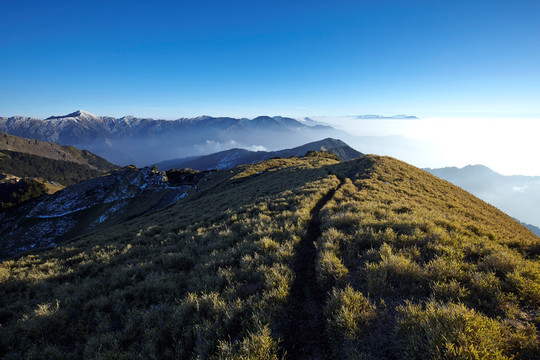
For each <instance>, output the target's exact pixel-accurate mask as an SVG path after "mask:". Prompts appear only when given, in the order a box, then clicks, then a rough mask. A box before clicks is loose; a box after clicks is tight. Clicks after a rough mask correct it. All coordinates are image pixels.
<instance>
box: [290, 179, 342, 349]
mask: <svg viewBox="0 0 540 360" xmlns="http://www.w3.org/2000/svg"><path fill="white" fill-rule="evenodd" d="M343 183H344V180H341V183H340V184H339V186H338V187H337V188H336V189H332V190H330V191H329V192H328V193H327V194H326V195H325V196H323V197H322V198H321V199H320V200H319V202H317V204H316V205H315V207H314V208H313V209H312V210H311V213H310V215H311V219H310V221H309V224H308V228H307V232H306V235H305V236H304V238H303V239H302V240H301V241H300V243H299V244H298V246H297V249H296V259H295V262H294V265H293V271H294V274H295V280H294V282H293V284H292V287H291V292H290V297H289V303H288V304H287V307H286V310H287V313H286V314H285V319H286V321H285V324H286V328H285V330H284V335H285V338H284V339H283V347H284V350H285V352H286V358H287V359H315V360H316V359H326V358H328V353H327V351H328V346H327V340H326V339H327V336H326V334H325V329H326V326H325V319H324V314H323V306H324V295H325V294H324V293H323V292H322V290H321V289H320V288H319V285H318V283H317V277H316V269H315V266H316V261H317V251H316V249H315V244H314V242H315V241H317V238H319V236H321V219H320V216H319V212H320V210H321V209H322V207H323V206H324V205H326V203H327V202H328V201H329V200H330V199H331V198H332V197H333V196H334V194H335V192H336V191H337V189H339V187H341V185H342V184H343Z"/></svg>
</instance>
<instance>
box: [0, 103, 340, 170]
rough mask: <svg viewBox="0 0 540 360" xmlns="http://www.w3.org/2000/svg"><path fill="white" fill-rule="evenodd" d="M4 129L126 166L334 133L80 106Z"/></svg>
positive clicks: (258, 121) (274, 122)
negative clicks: (102, 112) (115, 113)
mask: <svg viewBox="0 0 540 360" xmlns="http://www.w3.org/2000/svg"><path fill="white" fill-rule="evenodd" d="M0 131H3V132H6V133H9V134H12V135H16V136H21V137H26V138H31V139H37V140H42V141H47V142H56V143H60V144H63V145H72V146H76V147H78V148H86V149H88V150H90V151H92V152H94V153H96V154H98V155H100V156H102V157H105V158H106V159H108V160H109V161H112V162H114V163H118V164H121V165H126V164H130V163H134V164H136V165H139V166H142V165H149V164H152V163H156V162H158V161H161V160H163V159H164V158H165V159H166V158H171V157H174V156H175V155H179V154H182V155H185V156H191V155H195V154H193V151H194V150H193V149H198V151H200V155H202V154H205V153H211V152H212V151H209V149H211V148H212V146H218V147H221V148H223V147H228V148H232V147H235V146H234V145H236V146H238V145H241V144H245V145H246V146H261V145H262V146H265V147H271V148H272V147H273V148H284V147H287V145H290V144H291V143H292V144H295V143H298V142H300V143H305V142H308V141H310V140H316V139H317V138H321V134H322V133H325V134H328V135H336V134H338V133H340V132H339V131H337V130H335V129H333V128H332V127H330V126H323V125H315V126H307V125H305V124H303V123H302V122H300V121H297V120H295V119H291V118H286V117H281V116H275V117H269V116H259V117H256V118H254V119H246V118H241V119H236V118H230V117H210V116H200V117H197V118H180V119H177V120H154V119H150V118H137V117H133V116H124V117H121V118H114V117H110V116H97V115H93V114H91V113H88V112H86V111H82V110H78V111H76V112H73V113H71V114H68V115H63V116H52V117H49V118H47V119H45V120H39V119H34V118H29V117H21V116H14V117H9V118H6V117H2V118H0Z"/></svg>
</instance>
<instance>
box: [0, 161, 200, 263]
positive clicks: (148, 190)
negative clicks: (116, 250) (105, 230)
mask: <svg viewBox="0 0 540 360" xmlns="http://www.w3.org/2000/svg"><path fill="white" fill-rule="evenodd" d="M173 174H174V173H173ZM188 174H190V175H191V178H190V179H185V177H184V178H178V177H176V178H175V181H174V182H173V183H170V182H169V181H168V178H167V174H166V173H165V172H160V171H157V170H155V169H151V168H144V169H136V168H134V167H127V168H124V169H122V170H119V171H116V172H113V173H112V174H111V175H108V176H102V177H97V178H94V179H91V180H87V181H84V182H81V183H78V184H76V185H73V186H70V187H67V188H65V189H63V190H61V191H58V192H56V193H54V194H53V195H49V196H42V197H40V198H38V199H35V200H34V201H30V202H28V203H26V204H24V205H23V206H20V207H18V208H14V209H8V210H5V211H3V212H0V222H1V226H0V239H1V240H0V259H2V258H6V257H7V256H11V255H13V254H17V253H20V252H24V251H27V250H29V249H39V248H46V247H50V246H54V245H56V244H57V243H60V242H62V241H65V240H67V239H71V238H73V237H76V236H78V235H81V234H84V233H87V232H89V231H92V230H95V229H97V228H100V227H106V226H109V225H111V224H117V223H120V222H122V221H125V220H127V219H130V218H134V217H137V216H141V215H143V214H145V213H147V212H150V211H155V210H159V209H162V208H164V207H166V206H168V205H170V204H173V203H175V202H176V201H178V200H179V199H181V198H183V197H185V196H186V195H187V194H188V193H190V192H194V191H197V187H196V183H197V181H195V180H194V179H199V178H200V177H201V176H203V175H204V174H205V173H195V174H193V173H192V172H188Z"/></svg>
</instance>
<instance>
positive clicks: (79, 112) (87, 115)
mask: <svg viewBox="0 0 540 360" xmlns="http://www.w3.org/2000/svg"><path fill="white" fill-rule="evenodd" d="M65 118H81V119H100V118H101V117H100V116H97V115H94V114H92V113H89V112H88V111H84V110H77V111H75V112H72V113H70V114H67V115H62V116H51V117H48V118H47V119H46V120H53V119H65Z"/></svg>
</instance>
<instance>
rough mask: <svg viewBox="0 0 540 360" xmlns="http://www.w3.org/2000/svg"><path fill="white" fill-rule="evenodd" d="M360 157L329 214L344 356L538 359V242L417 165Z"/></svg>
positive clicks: (332, 304) (324, 246)
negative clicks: (358, 170) (361, 167)
mask: <svg viewBox="0 0 540 360" xmlns="http://www.w3.org/2000/svg"><path fill="white" fill-rule="evenodd" d="M362 162H364V163H365V165H364V167H365V168H366V169H367V170H366V171H365V172H364V173H361V174H358V175H357V176H356V177H354V178H353V179H352V180H351V179H348V180H347V181H346V183H345V185H344V186H342V187H341V188H340V189H339V190H338V192H337V193H336V195H335V196H334V198H333V199H332V200H331V201H330V202H329V203H328V204H327V206H326V207H325V208H324V209H323V211H322V212H321V217H322V222H323V227H324V232H323V234H322V236H321V237H320V238H319V241H318V248H319V258H318V266H317V270H318V278H319V282H320V284H321V286H322V287H323V289H325V290H326V291H328V293H329V297H328V299H327V305H326V311H325V313H326V317H327V324H328V329H327V331H328V336H329V338H330V339H331V341H332V343H333V346H332V349H333V354H334V356H335V357H336V358H396V357H397V358H411V359H415V358H420V357H428V358H459V359H464V358H466V359H478V358H482V359H486V358H490V359H492V358H500V359H502V358H512V357H514V356H516V357H518V358H535V357H536V356H538V354H539V352H538V351H539V349H538V337H537V330H536V327H538V324H539V321H540V318H539V315H540V313H539V312H538V306H539V305H540V286H539V284H540V266H539V261H538V254H539V249H540V241H539V239H538V238H537V237H536V236H534V235H533V234H532V233H530V232H529V231H528V230H526V229H525V228H524V227H522V226H520V225H519V224H518V223H516V222H515V221H513V220H512V219H511V218H510V217H508V216H507V215H505V214H503V213H501V212H500V211H498V210H496V209H495V208H493V207H491V206H490V205H488V204H486V203H484V202H482V201H481V200H479V199H477V198H475V197H473V196H472V195H470V194H468V193H466V192H464V191H462V190H461V189H459V188H457V187H455V186H453V185H451V184H449V183H447V182H445V181H442V180H440V179H438V178H435V177H433V176H430V175H429V174H427V173H425V172H423V171H421V170H419V169H416V168H414V167H412V166H409V165H407V164H405V163H402V162H399V161H397V160H394V159H390V158H380V157H365V158H364V159H363V160H362Z"/></svg>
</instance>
